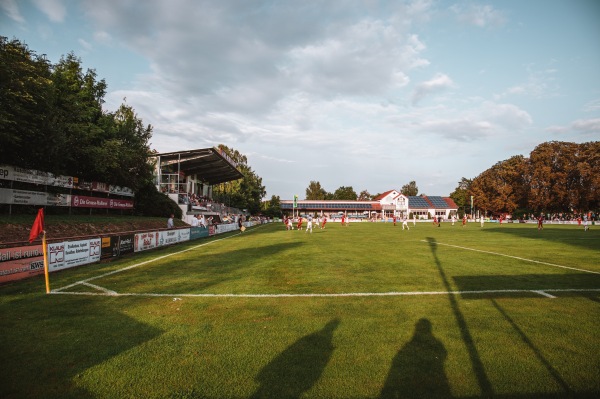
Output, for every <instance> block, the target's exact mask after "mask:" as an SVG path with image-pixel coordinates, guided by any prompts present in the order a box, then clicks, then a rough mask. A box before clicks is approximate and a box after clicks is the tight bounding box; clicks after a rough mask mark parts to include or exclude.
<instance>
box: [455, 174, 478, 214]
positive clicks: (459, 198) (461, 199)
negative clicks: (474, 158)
mask: <svg viewBox="0 0 600 399" xmlns="http://www.w3.org/2000/svg"><path fill="white" fill-rule="evenodd" d="M471 183H473V179H467V178H466V177H463V178H462V179H460V181H459V182H458V186H457V187H456V189H454V191H453V192H452V193H451V194H450V198H452V200H453V201H454V203H455V204H456V205H457V206H458V208H459V209H461V208H463V207H465V206H466V205H470V197H469V188H470V187H471Z"/></svg>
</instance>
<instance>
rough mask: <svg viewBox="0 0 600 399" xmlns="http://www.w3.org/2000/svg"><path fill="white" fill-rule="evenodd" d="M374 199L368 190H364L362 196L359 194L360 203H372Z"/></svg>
mask: <svg viewBox="0 0 600 399" xmlns="http://www.w3.org/2000/svg"><path fill="white" fill-rule="evenodd" d="M372 199H373V196H372V195H371V194H369V192H368V191H367V190H363V191H361V192H360V194H358V200H359V201H371V200H372Z"/></svg>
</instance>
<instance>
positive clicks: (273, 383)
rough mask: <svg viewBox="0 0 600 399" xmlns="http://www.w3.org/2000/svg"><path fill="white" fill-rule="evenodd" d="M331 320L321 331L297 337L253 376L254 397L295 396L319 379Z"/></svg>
mask: <svg viewBox="0 0 600 399" xmlns="http://www.w3.org/2000/svg"><path fill="white" fill-rule="evenodd" d="M339 324H340V321H339V319H333V320H331V321H330V322H329V323H327V324H326V325H325V326H324V327H323V328H322V329H321V330H319V331H317V332H314V333H312V334H309V335H307V336H305V337H302V338H300V339H299V340H298V341H296V342H294V343H293V344H292V345H290V346H289V347H288V348H287V349H286V350H284V351H283V352H281V353H280V354H279V355H278V356H277V357H276V358H275V359H273V360H272V361H271V362H270V363H269V364H267V365H266V366H265V367H264V368H263V369H262V370H261V371H260V373H259V374H258V375H257V376H256V380H257V381H258V382H259V383H260V386H259V387H258V389H257V390H256V392H255V393H254V394H253V395H252V398H253V399H258V398H299V397H300V396H302V394H303V393H304V392H306V391H308V390H309V389H310V388H312V386H313V385H314V384H315V383H316V382H317V381H318V380H319V378H320V377H321V374H322V373H323V370H325V367H326V366H327V363H328V362H329V359H330V358H331V355H332V353H333V350H334V347H333V343H332V340H333V332H334V331H335V329H336V328H337V327H338V325H339Z"/></svg>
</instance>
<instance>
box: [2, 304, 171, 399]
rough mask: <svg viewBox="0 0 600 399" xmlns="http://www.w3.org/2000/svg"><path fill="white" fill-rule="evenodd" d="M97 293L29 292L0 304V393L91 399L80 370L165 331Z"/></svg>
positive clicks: (13, 396) (21, 395)
mask: <svg viewBox="0 0 600 399" xmlns="http://www.w3.org/2000/svg"><path fill="white" fill-rule="evenodd" d="M111 309H112V307H111V306H105V305H104V301H103V300H98V298H92V299H89V298H85V299H81V300H74V299H73V298H69V299H68V300H61V299H57V297H56V296H49V295H46V296H44V297H40V296H39V295H29V296H27V297H25V298H23V299H21V300H19V301H13V302H11V303H10V304H6V303H5V304H2V305H0V312H1V313H2V319H1V320H0V334H1V336H2V339H0V353H1V355H0V356H1V363H2V368H3V372H2V373H0V397H2V398H4V399H9V398H77V399H81V398H92V397H96V395H95V394H94V393H92V392H88V391H87V390H86V389H85V388H82V387H80V386H77V384H76V381H77V379H78V377H79V375H80V374H81V373H84V372H85V371H86V370H88V369H89V368H91V367H94V366H96V365H98V364H101V363H103V362H105V361H107V360H108V359H111V358H113V357H114V356H117V355H119V354H120V353H122V352H125V351H127V350H130V349H132V348H134V347H136V346H138V345H141V344H142V343H144V342H147V341H149V340H151V339H153V338H154V337H157V336H158V335H160V334H161V331H160V330H158V329H156V328H153V327H150V326H148V325H145V324H143V323H140V322H138V321H136V320H134V319H132V318H131V317H129V316H127V315H125V314H123V313H121V312H115V311H113V310H111Z"/></svg>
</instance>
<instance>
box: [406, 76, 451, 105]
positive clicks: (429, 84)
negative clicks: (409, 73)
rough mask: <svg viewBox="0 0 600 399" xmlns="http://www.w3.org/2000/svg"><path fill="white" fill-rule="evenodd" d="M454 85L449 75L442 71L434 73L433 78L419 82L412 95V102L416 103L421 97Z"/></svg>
mask: <svg viewBox="0 0 600 399" xmlns="http://www.w3.org/2000/svg"><path fill="white" fill-rule="evenodd" d="M452 87H455V84H454V82H453V81H452V79H450V77H449V76H448V75H446V74H443V73H438V74H436V75H435V76H434V77H433V78H431V79H430V80H428V81H425V82H423V83H419V84H418V85H417V87H416V88H415V90H414V91H413V95H412V104H413V105H416V104H417V103H419V102H420V101H421V100H423V98H425V97H427V96H428V95H430V94H433V93H437V92H440V91H443V90H446V89H449V88H452Z"/></svg>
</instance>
